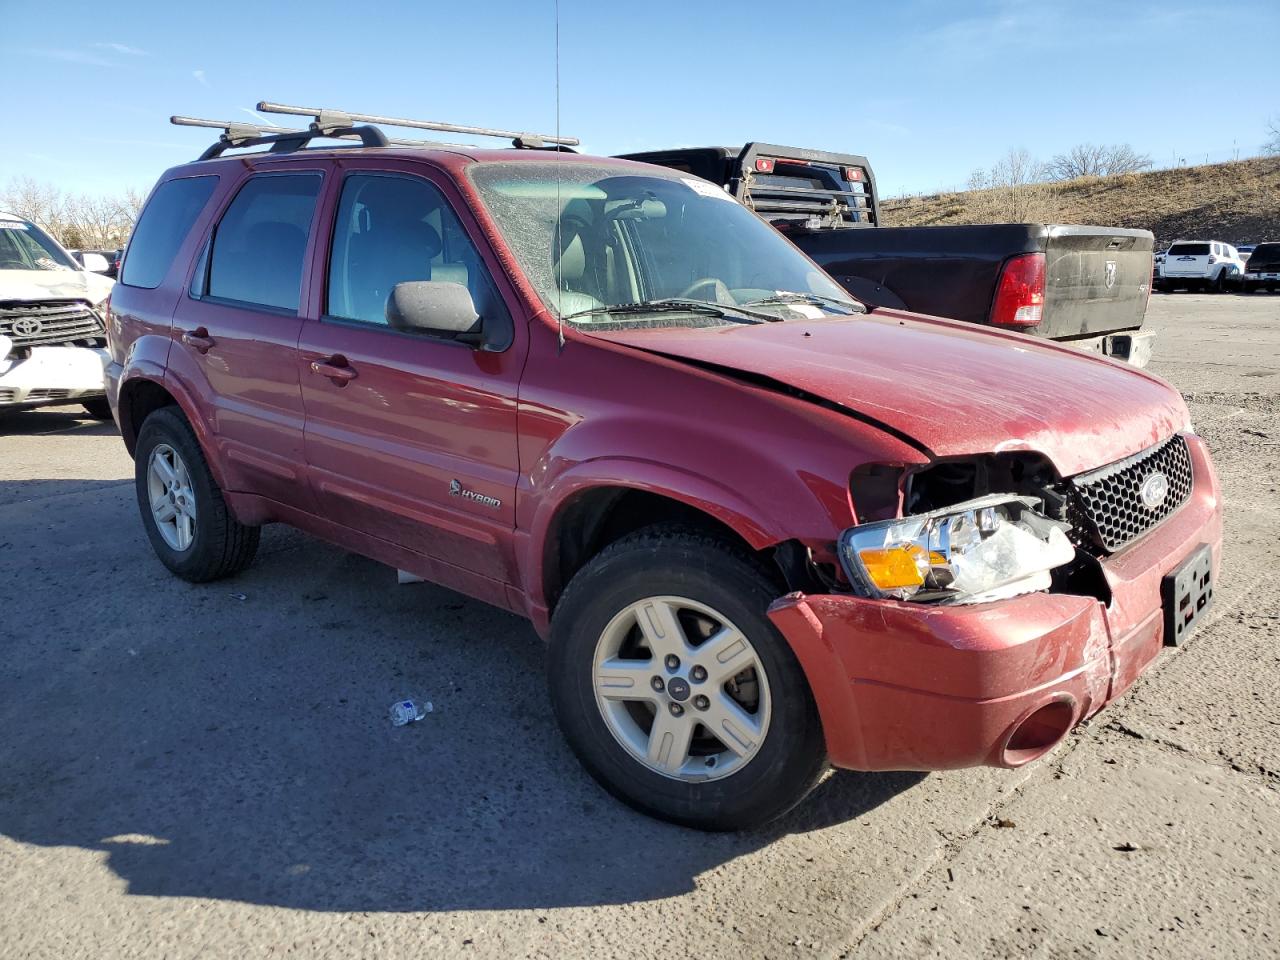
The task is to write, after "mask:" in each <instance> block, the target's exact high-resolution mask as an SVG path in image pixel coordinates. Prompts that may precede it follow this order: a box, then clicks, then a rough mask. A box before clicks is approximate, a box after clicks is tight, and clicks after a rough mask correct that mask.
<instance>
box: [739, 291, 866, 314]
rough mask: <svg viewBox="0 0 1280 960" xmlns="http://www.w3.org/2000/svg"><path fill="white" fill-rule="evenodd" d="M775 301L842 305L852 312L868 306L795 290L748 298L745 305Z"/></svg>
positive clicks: (761, 305) (863, 309) (762, 304)
mask: <svg viewBox="0 0 1280 960" xmlns="http://www.w3.org/2000/svg"><path fill="white" fill-rule="evenodd" d="M774 303H811V304H813V305H814V306H833V307H841V308H843V309H845V310H848V311H849V312H850V313H866V312H867V310H866V307H864V306H863V305H862V304H860V303H857V302H855V301H853V300H840V299H838V298H836V297H824V296H822V295H821V294H817V293H797V292H795V291H793V290H779V291H778V292H777V293H776V294H774V295H773V296H772V297H761V298H760V299H759V300H748V301H747V302H746V303H745V304H743V306H747V307H763V306H767V305H769V304H774Z"/></svg>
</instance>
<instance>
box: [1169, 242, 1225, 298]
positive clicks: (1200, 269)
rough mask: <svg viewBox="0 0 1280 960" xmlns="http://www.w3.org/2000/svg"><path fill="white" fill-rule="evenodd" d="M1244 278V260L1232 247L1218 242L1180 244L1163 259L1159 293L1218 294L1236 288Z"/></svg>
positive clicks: (1176, 244)
mask: <svg viewBox="0 0 1280 960" xmlns="http://www.w3.org/2000/svg"><path fill="white" fill-rule="evenodd" d="M1243 275H1244V260H1242V259H1241V258H1240V253H1239V251H1237V250H1236V248H1235V247H1233V246H1232V245H1231V244H1229V243H1222V242H1221V241H1219V240H1179V241H1178V242H1177V243H1175V244H1174V245H1173V246H1171V247H1170V248H1169V249H1168V250H1167V251H1166V252H1165V255H1164V263H1163V264H1162V265H1161V269H1160V276H1159V279H1158V280H1157V281H1156V284H1157V289H1160V290H1166V291H1167V290H1174V289H1176V288H1178V287H1186V288H1187V289H1188V290H1196V289H1199V290H1215V291H1217V292H1219V293H1221V292H1222V291H1224V290H1226V289H1227V287H1229V286H1237V285H1238V284H1239V283H1240V278H1241V277H1242V276H1243Z"/></svg>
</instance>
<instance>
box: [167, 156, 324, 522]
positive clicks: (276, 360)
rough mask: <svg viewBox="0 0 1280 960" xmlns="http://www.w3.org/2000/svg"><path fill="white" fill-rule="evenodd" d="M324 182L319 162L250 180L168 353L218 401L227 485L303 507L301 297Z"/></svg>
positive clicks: (216, 435)
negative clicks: (291, 170)
mask: <svg viewBox="0 0 1280 960" xmlns="http://www.w3.org/2000/svg"><path fill="white" fill-rule="evenodd" d="M295 169H296V168H295ZM322 185H323V174H322V170H321V169H314V170H303V171H298V172H290V173H287V174H286V173H258V174H255V175H253V176H251V177H249V178H248V179H247V180H246V181H245V183H244V184H243V185H242V186H241V187H240V189H239V190H238V191H237V192H236V195H235V198H234V199H233V200H232V201H231V203H230V204H229V205H228V207H227V209H226V210H225V212H224V213H223V214H222V216H221V217H220V218H219V220H218V222H217V224H216V226H214V228H213V230H212V232H211V235H210V237H209V239H208V241H207V242H206V245H205V248H204V253H203V254H202V255H201V258H200V261H199V263H198V265H197V267H196V271H195V275H194V276H193V278H192V281H191V289H190V292H189V296H190V298H191V299H190V300H189V301H188V302H187V303H186V304H185V305H184V306H183V307H182V308H181V309H180V310H179V311H178V313H177V316H178V318H179V319H178V320H177V321H176V322H175V326H174V329H173V337H174V344H173V348H172V350H171V351H170V356H169V367H170V370H171V371H172V372H173V373H174V374H175V375H178V376H181V377H182V378H183V379H184V380H185V381H187V382H188V384H189V386H190V387H191V388H192V389H193V390H194V391H196V392H197V393H198V394H200V398H201V400H202V401H203V405H204V407H205V409H206V410H211V411H212V415H211V424H210V426H211V433H212V436H213V440H214V443H215V444H216V445H217V446H218V459H219V461H220V462H221V463H222V464H223V465H224V472H225V477H226V482H227V487H228V488H229V489H230V490H233V491H236V492H241V493H252V494H257V495H258V496H262V497H266V498H268V499H271V500H275V501H278V502H281V503H285V504H288V505H291V506H297V507H300V508H302V509H312V508H313V506H314V504H313V503H312V501H311V499H310V491H309V489H308V487H307V485H306V468H305V461H304V458H303V450H302V425H303V412H302V390H301V386H300V384H299V378H298V333H299V331H300V330H301V328H302V318H301V316H300V315H299V304H300V303H303V302H305V300H304V299H303V295H304V293H305V291H304V290H303V284H304V279H305V277H306V274H307V271H306V270H305V269H304V265H305V264H306V263H307V252H308V249H309V246H310V243H311V236H312V234H313V222H314V220H315V213H316V208H317V200H318V198H319V196H320V192H321V187H322ZM184 296H187V294H184Z"/></svg>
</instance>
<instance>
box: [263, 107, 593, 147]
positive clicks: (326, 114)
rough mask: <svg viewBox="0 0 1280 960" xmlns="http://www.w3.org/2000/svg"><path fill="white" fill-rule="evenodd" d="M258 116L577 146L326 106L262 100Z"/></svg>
mask: <svg viewBox="0 0 1280 960" xmlns="http://www.w3.org/2000/svg"><path fill="white" fill-rule="evenodd" d="M257 109H258V111H259V112H261V113H285V114H289V115H291V116H296V117H311V118H312V121H311V129H313V130H315V129H321V130H324V129H353V124H355V123H373V124H381V125H383V126H387V127H411V128H413V129H415V130H435V131H438V132H441V133H462V134H466V135H468V136H472V137H500V138H502V139H504V140H507V139H509V140H510V141H511V143H512V145H513V146H516V147H524V148H527V149H540V148H542V147H543V146H545V145H546V144H552V145H553V147H554V148H559V147H576V146H578V144H579V143H580V142H581V141H579V140H578V138H577V137H561V136H558V135H553V134H549V133H521V132H518V131H515V130H499V129H496V128H494V127H471V126H465V125H463V124H458V123H441V122H439V121H437V120H411V119H408V118H406V117H383V116H378V115H377V114H371V113H351V112H349V111H346V110H332V109H327V108H325V107H290V106H286V105H284V104H281V103H271V102H270V101H267V100H262V101H260V102H259V103H258V107H257Z"/></svg>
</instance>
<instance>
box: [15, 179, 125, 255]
mask: <svg viewBox="0 0 1280 960" xmlns="http://www.w3.org/2000/svg"><path fill="white" fill-rule="evenodd" d="M144 199H145V198H144V195H143V194H142V193H141V192H139V191H137V190H132V189H131V190H126V191H124V192H123V193H122V194H120V195H118V196H102V195H91V194H67V193H63V192H62V191H61V190H59V189H58V188H57V187H55V186H53V185H52V184H48V183H41V182H39V181H36V180H33V179H31V178H30V177H21V178H15V179H13V180H11V181H9V183H8V185H7V186H6V187H5V188H4V189H3V190H0V209H4V210H8V211H10V212H12V213H16V214H17V215H18V216H20V217H22V218H24V219H26V220H30V221H32V222H33V223H38V224H39V225H40V226H42V227H43V228H44V229H46V230H48V231H49V232H50V233H51V234H53V235H54V236H55V237H56V238H57V239H58V241H59V242H60V243H62V245H63V246H65V247H70V248H71V249H73V250H75V249H101V250H112V249H115V248H116V247H120V246H123V245H124V243H125V241H127V240H128V238H129V233H130V232H131V231H132V230H133V224H134V222H135V221H136V220H137V218H138V212H139V210H140V209H141V207H142V203H143V200H144Z"/></svg>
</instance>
